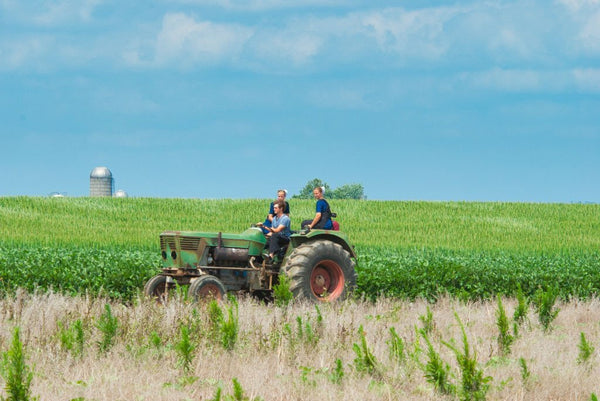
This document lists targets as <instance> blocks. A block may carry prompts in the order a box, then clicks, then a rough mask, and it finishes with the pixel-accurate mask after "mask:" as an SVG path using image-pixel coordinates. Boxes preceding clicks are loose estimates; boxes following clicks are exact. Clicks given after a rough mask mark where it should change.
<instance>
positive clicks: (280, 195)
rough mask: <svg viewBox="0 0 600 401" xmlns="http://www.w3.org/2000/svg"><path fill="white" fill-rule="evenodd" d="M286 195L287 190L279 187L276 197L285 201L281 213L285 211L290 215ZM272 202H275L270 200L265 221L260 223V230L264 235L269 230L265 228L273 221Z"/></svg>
mask: <svg viewBox="0 0 600 401" xmlns="http://www.w3.org/2000/svg"><path fill="white" fill-rule="evenodd" d="M286 196H287V190H285V189H280V190H278V191H277V199H278V200H282V201H284V202H285V208H284V210H283V213H285V214H286V215H287V216H289V215H290V204H289V203H288V202H287V201H286V200H285V197H286ZM274 203H275V201H273V202H271V205H270V206H269V214H268V215H267V218H266V219H265V222H264V223H262V231H263V234H265V235H267V234H268V232H269V231H268V230H267V227H271V224H272V223H271V222H272V221H273V216H275V211H274V210H273V204H274Z"/></svg>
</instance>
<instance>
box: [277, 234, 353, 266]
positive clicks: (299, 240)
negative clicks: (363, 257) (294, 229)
mask: <svg viewBox="0 0 600 401" xmlns="http://www.w3.org/2000/svg"><path fill="white" fill-rule="evenodd" d="M316 240H326V241H331V242H335V243H336V244H339V245H340V246H341V247H342V248H344V249H345V250H346V251H348V253H349V254H350V256H351V257H352V258H354V259H356V252H355V251H354V246H351V245H350V243H349V242H348V238H347V236H346V234H344V233H343V232H341V231H332V230H311V231H309V232H308V233H306V234H301V233H298V234H293V235H292V236H291V237H290V244H291V246H290V247H289V249H288V253H289V252H290V251H291V250H292V248H297V247H299V246H300V245H302V244H305V243H308V242H312V241H316Z"/></svg>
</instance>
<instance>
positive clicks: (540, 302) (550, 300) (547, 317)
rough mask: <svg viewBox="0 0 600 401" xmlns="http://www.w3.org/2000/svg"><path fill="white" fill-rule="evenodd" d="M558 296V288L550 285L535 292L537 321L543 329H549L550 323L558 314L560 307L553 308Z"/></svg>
mask: <svg viewBox="0 0 600 401" xmlns="http://www.w3.org/2000/svg"><path fill="white" fill-rule="evenodd" d="M557 297H558V290H557V289H556V287H550V288H548V290H546V291H542V290H541V289H540V290H538V291H537V292H536V293H535V297H534V302H535V307H536V311H537V313H538V318H539V321H540V323H541V325H542V327H543V328H544V331H550V329H551V326H550V325H551V324H552V322H553V321H554V319H556V316H558V312H559V310H560V309H556V308H554V304H555V303H556V298H557Z"/></svg>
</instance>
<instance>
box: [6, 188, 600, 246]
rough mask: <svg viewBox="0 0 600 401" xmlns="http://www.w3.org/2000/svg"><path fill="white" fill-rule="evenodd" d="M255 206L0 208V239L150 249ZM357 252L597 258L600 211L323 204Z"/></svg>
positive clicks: (29, 202)
mask: <svg viewBox="0 0 600 401" xmlns="http://www.w3.org/2000/svg"><path fill="white" fill-rule="evenodd" d="M268 202H269V200H264V199H246V200H231V199H216V200H198V199H155V198H129V199H128V198H126V199H110V198H109V199H106V198H30V197H9V198H7V197H4V198H0V238H1V240H2V242H3V243H5V244H6V243H8V244H16V245H20V244H31V245H51V246H54V245H68V246H71V245H76V246H98V247H107V246H117V247H131V248H135V249H149V250H155V251H156V250H157V249H158V234H159V233H160V232H161V231H163V230H168V229H169V230H200V229H201V230H207V231H226V232H241V231H243V230H245V229H246V228H247V227H249V226H250V224H251V223H255V222H258V221H262V220H264V218H265V216H266V213H267V211H268ZM331 206H332V209H333V211H334V212H336V213H337V214H338V219H337V220H338V221H339V222H340V224H341V226H342V230H344V231H346V232H347V233H348V234H349V235H350V238H351V239H352V241H353V242H354V243H355V244H356V245H358V246H365V247H368V246H371V247H385V248H394V249H412V248H417V249H419V248H426V249H446V250H458V251H487V250H493V251H497V250H504V251H535V252H545V253H556V252H573V251H576V252H577V251H583V252H588V251H596V250H598V249H600V205H591V204H587V205H583V204H532V203H493V202H486V203H478V202H395V201H386V202H382V201H354V200H344V201H342V200H335V201H332V202H331ZM290 207H291V218H292V228H293V229H299V228H300V227H299V225H300V222H301V221H302V220H304V219H306V218H310V217H312V216H313V215H314V201H309V200H291V201H290Z"/></svg>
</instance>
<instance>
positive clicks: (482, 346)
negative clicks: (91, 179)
mask: <svg viewBox="0 0 600 401" xmlns="http://www.w3.org/2000/svg"><path fill="white" fill-rule="evenodd" d="M289 202H290V209H291V218H292V229H299V228H300V227H299V224H300V222H301V221H302V220H304V219H307V218H310V217H312V216H313V215H314V201H309V200H296V199H290V200H289ZM268 203H269V200H268V199H245V200H231V199H214V200H198V199H155V198H126V199H107V198H37V197H0V386H1V388H0V399H10V400H17V399H19V400H29V399H34V398H35V397H38V399H41V400H70V401H84V400H215V401H218V400H223V401H230V400H248V401H250V400H252V401H258V400H309V399H311V400H312V399H319V400H341V399H343V400H352V401H353V400H356V401H359V400H361V401H363V400H440V399H441V400H485V399H489V400H540V399H544V400H592V401H593V400H597V399H598V397H597V394H600V386H599V385H598V380H597V377H599V376H600V356H599V355H598V351H597V350H596V349H600V348H599V347H600V300H599V299H598V294H599V292H600V205H597V204H532V203H496V202H485V203H480V202H400V201H355V200H352V201H351V200H347V201H342V200H335V201H331V202H330V204H331V207H332V209H333V211H334V212H335V213H337V215H338V218H337V220H338V221H339V222H340V225H341V229H342V230H343V231H345V232H346V233H347V234H348V236H349V238H350V240H351V242H352V244H353V245H354V246H355V249H356V253H357V255H358V261H357V272H358V288H357V291H356V293H355V296H354V297H352V298H350V299H347V300H345V301H340V302H336V303H334V304H320V305H313V304H308V303H304V302H292V303H290V304H279V303H269V304H265V303H263V302H261V301H259V300H256V299H253V298H251V297H244V296H241V297H238V298H234V297H231V298H229V299H227V300H225V301H224V302H222V303H217V302H214V301H213V302H210V303H201V304H195V303H192V302H191V301H190V300H189V299H187V298H186V296H185V293H184V292H182V293H180V294H178V295H176V298H175V299H173V300H172V301H171V302H169V304H167V305H157V304H156V303H155V302H154V301H153V300H150V299H147V298H145V297H143V296H142V294H141V290H142V288H143V285H144V282H145V281H146V280H147V279H149V278H150V277H152V276H153V275H155V274H156V273H157V272H158V271H159V268H160V265H161V260H160V248H159V234H160V232H161V231H163V230H202V231H223V232H241V231H243V230H245V229H246V228H247V227H249V226H250V225H251V224H252V223H256V222H259V221H263V220H264V218H265V215H266V212H267V210H268ZM7 397H8V398H7ZM11 397H12V398H11Z"/></svg>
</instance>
